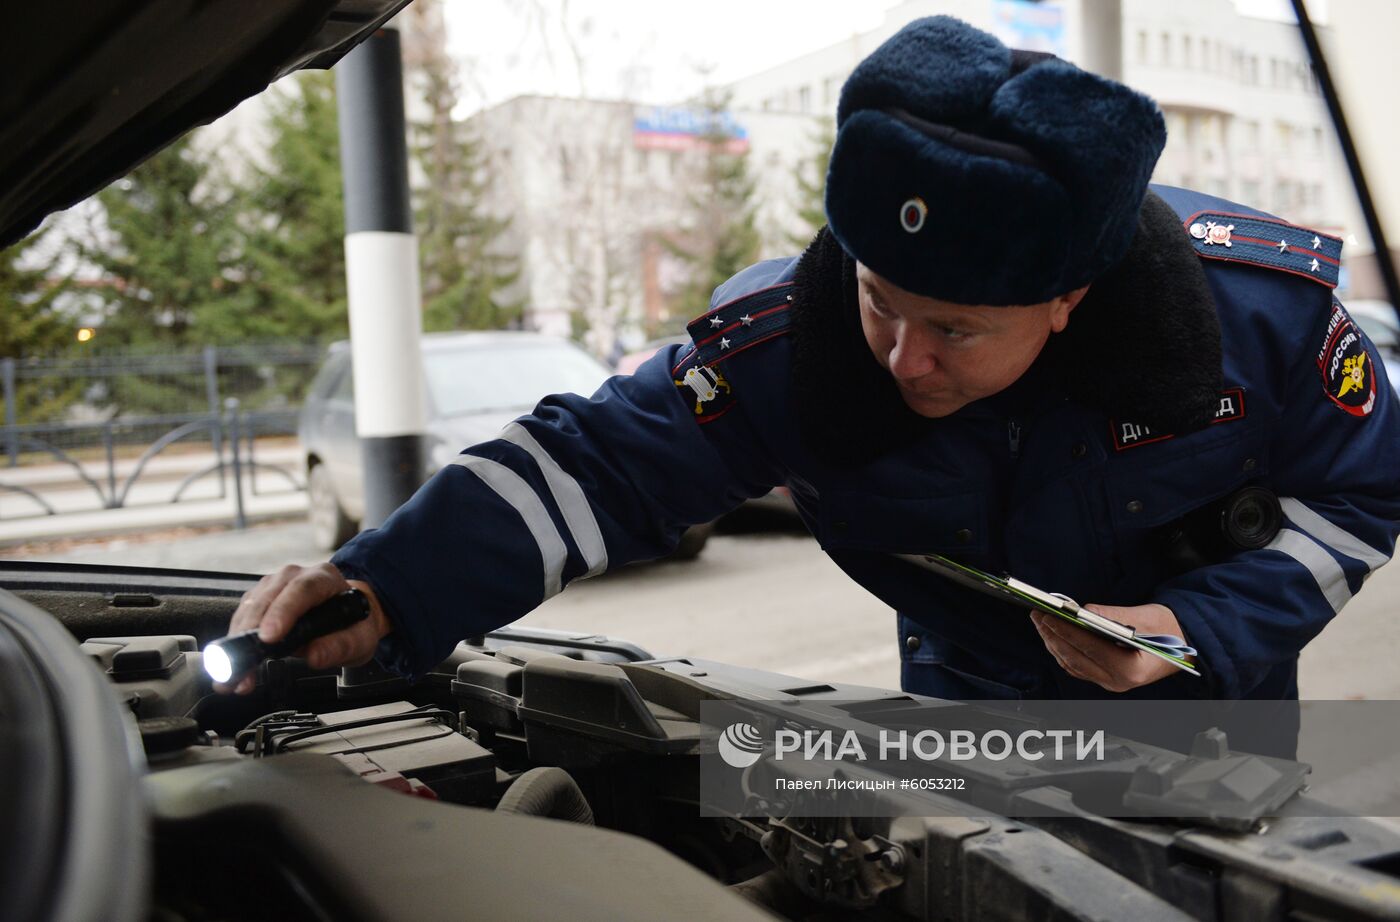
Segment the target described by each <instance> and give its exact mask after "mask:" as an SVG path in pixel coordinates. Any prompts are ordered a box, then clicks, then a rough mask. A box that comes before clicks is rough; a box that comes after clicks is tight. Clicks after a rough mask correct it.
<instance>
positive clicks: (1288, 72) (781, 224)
mask: <svg viewBox="0 0 1400 922" xmlns="http://www.w3.org/2000/svg"><path fill="white" fill-rule="evenodd" d="M938 13H949V14H952V15H956V16H958V17H960V18H962V19H965V20H967V21H969V22H971V23H972V24H974V25H976V26H979V27H981V28H984V29H987V30H988V31H991V32H993V33H994V34H996V35H998V37H1000V38H1001V39H1002V40H1003V41H1005V42H1007V43H1008V44H1010V45H1012V46H1014V47H1021V48H1034V49H1037V50H1045V51H1052V52H1054V53H1057V54H1060V55H1061V56H1063V57H1066V58H1068V59H1069V60H1076V59H1078V58H1079V57H1080V55H1081V47H1082V37H1083V34H1084V27H1085V25H1086V23H1084V22H1083V21H1082V18H1081V17H1082V16H1084V15H1085V6H1084V5H1083V0H1060V2H1055V0H1050V2H1045V3H1038V4H1031V3H1025V2H1021V0H977V2H967V0H906V2H904V3H901V4H899V5H897V6H894V7H892V8H891V9H890V10H889V11H888V12H887V14H886V16H885V20H884V22H883V23H882V24H881V25H880V26H879V27H877V28H875V29H873V30H870V31H868V32H863V33H859V34H854V35H852V36H850V37H849V38H848V39H846V40H843V41H841V42H838V43H836V44H833V45H830V46H828V47H826V48H821V49H818V50H816V51H812V52H809V53H807V54H803V55H799V56H796V57H794V58H792V59H790V60H788V61H785V62H783V63H781V64H778V65H775V66H773V67H770V68H768V69H766V70H763V71H761V72H759V73H755V74H753V75H751V76H749V77H745V78H743V79H741V80H738V81H736V82H735V83H733V84H731V85H730V86H729V87H727V88H726V89H727V90H728V92H729V93H730V111H731V115H732V118H733V120H734V122H735V124H736V125H737V127H738V129H739V132H740V133H741V134H742V136H743V137H744V139H745V141H746V144H747V148H748V151H749V168H750V172H751V173H752V175H753V177H754V179H755V183H756V195H755V201H756V203H757V205H758V225H759V228H760V231H761V232H762V234H763V237H764V254H763V255H765V256H773V255H780V254H782V253H789V252H793V251H794V249H795V244H794V240H798V239H801V237H802V235H803V233H805V232H807V231H808V230H809V229H808V228H807V227H806V226H805V225H804V224H803V222H802V221H801V219H800V218H799V217H798V209H799V207H800V206H801V204H802V203H801V202H800V201H799V194H798V189H797V183H796V181H795V176H796V175H797V173H798V171H799V170H802V169H804V168H806V164H807V163H808V162H809V161H810V160H811V158H812V157H813V156H814V155H815V154H816V153H817V143H818V141H817V139H818V138H819V137H821V136H822V134H823V126H824V125H825V126H829V125H830V123H831V120H832V118H833V117H834V114H835V110H836V103H837V99H838V97H839V94H840V90H841V86H842V84H843V83H844V82H845V80H846V78H847V77H848V76H849V75H850V72H851V70H852V69H853V68H854V67H855V65H856V64H857V63H858V62H859V61H860V60H861V59H862V58H864V57H865V56H866V55H868V54H869V53H870V52H871V51H873V50H874V49H875V48H876V46H878V45H879V44H880V43H881V42H883V41H884V40H885V39H887V38H888V37H889V36H891V35H893V34H894V33H895V32H896V31H898V29H900V28H901V27H902V26H904V25H905V24H906V23H908V22H909V21H911V20H913V19H916V18H918V17H921V16H928V15H935V14H938ZM1122 14H1123V16H1122V36H1121V38H1122V43H1121V47H1122V79H1123V80H1124V81H1125V82H1127V83H1128V84H1130V85H1132V86H1135V87H1137V88H1139V89H1141V90H1143V91H1144V92H1146V93H1148V94H1149V95H1151V96H1152V97H1153V98H1155V99H1156V100H1158V101H1159V102H1160V104H1161V106H1162V109H1163V111H1164V113H1165V115H1166V118H1167V127H1168V141H1167V148H1166V150H1165V151H1164V153H1163V156H1162V159H1161V161H1160V162H1159V164H1158V167H1157V171H1156V173H1155V176H1154V179H1155V180H1156V181H1158V182H1164V183H1168V184H1172V185H1183V186H1190V187H1194V188H1199V189H1202V190H1204V191H1207V192H1211V193H1214V194H1217V195H1221V196H1224V197H1227V198H1233V199H1236V200H1239V201H1242V202H1245V203H1247V204H1250V205H1255V206H1257V207H1260V208H1263V209H1265V210H1267V211H1271V212H1274V213H1276V214H1278V215H1280V216H1282V217H1284V218H1285V219H1287V220H1290V221H1294V222H1296V223H1299V224H1304V225H1306V226H1309V227H1316V228H1318V229H1321V230H1325V231H1330V232H1332V233H1337V234H1340V235H1341V236H1343V238H1344V239H1346V240H1347V242H1348V245H1349V248H1350V249H1351V251H1352V252H1353V253H1355V252H1356V250H1357V249H1358V247H1357V244H1358V243H1359V244H1360V247H1361V248H1363V249H1364V248H1365V247H1367V246H1369V242H1368V240H1367V237H1366V234H1365V228H1364V225H1363V222H1362V220H1361V218H1360V213H1359V208H1358V206H1357V205H1356V200H1355V196H1354V193H1353V191H1352V187H1351V183H1350V180H1349V178H1348V175H1347V173H1346V169H1345V163H1344V161H1343V158H1342V156H1341V153H1340V150H1339V148H1338V145H1337V143H1336V141H1335V137H1334V134H1333V130H1332V125H1331V122H1330V120H1329V118H1328V115H1327V110H1326V106H1325V104H1324V101H1323V99H1322V97H1321V95H1320V94H1319V90H1318V86H1317V83H1316V80H1315V79H1314V76H1313V74H1312V70H1311V67H1310V65H1309V64H1308V61H1307V56H1306V53H1305V51H1304V48H1303V45H1302V42H1301V40H1300V38H1299V35H1298V32H1297V29H1296V27H1295V26H1294V25H1293V24H1292V23H1288V22H1281V21H1276V20H1269V19H1260V18H1255V17H1251V16H1245V15H1242V14H1241V13H1240V12H1239V11H1238V10H1237V9H1236V7H1235V5H1234V4H1232V3H1229V2H1224V0H1177V2H1174V3H1170V4H1168V3H1162V2H1159V0H1123V2H1122ZM1320 32H1321V34H1322V37H1323V42H1324V44H1326V43H1327V42H1328V41H1329V40H1330V39H1329V35H1328V33H1327V29H1326V28H1325V27H1324V28H1322V29H1320ZM653 115H654V113H653V112H652V111H651V109H650V107H646V106H641V105H636V104H631V103H626V102H597V101H587V100H576V99H558V98H551V99H545V98H540V97H523V98H519V99H514V100H511V101H509V102H506V103H503V104H501V105H499V106H496V107H494V108H492V109H488V110H486V111H484V112H482V113H480V114H478V115H477V116H475V117H474V121H475V122H476V123H477V124H478V126H479V128H480V129H481V131H480V135H481V136H482V137H483V138H484V139H486V143H487V144H488V146H489V147H490V148H491V149H492V150H493V152H494V154H493V156H494V159H495V163H496V165H497V167H498V168H500V170H501V173H500V176H501V179H500V182H499V184H498V187H497V190H496V192H497V198H496V203H497V207H499V208H501V209H502V210H504V211H507V212H508V213H509V214H510V215H511V216H512V218H513V221H514V224H513V228H512V234H513V238H514V241H515V242H516V243H517V244H518V245H519V247H520V249H521V252H522V254H523V268H524V270H525V276H526V278H525V280H524V281H523V284H525V285H526V286H527V291H526V292H525V294H526V301H527V303H528V304H529V305H530V308H531V315H530V318H529V320H530V322H532V323H533V325H535V326H538V327H540V328H542V329H546V330H551V331H554V332H560V333H568V332H570V331H571V330H573V331H577V330H578V329H579V328H580V322H579V321H578V320H577V319H571V318H576V317H579V316H582V317H583V318H585V320H586V323H584V324H583V325H585V326H588V327H591V328H592V329H593V330H594V333H593V337H592V338H591V344H592V346H593V348H594V349H596V350H597V351H599V352H606V351H608V349H609V348H611V345H612V344H611V338H612V331H613V330H614V329H621V330H622V331H623V337H624V339H625V340H631V339H635V338H637V336H638V335H639V334H638V331H639V330H640V329H642V328H644V327H650V326H652V325H654V322H655V321H656V320H658V319H664V318H665V317H666V313H667V301H668V294H669V293H670V292H672V291H674V290H675V289H676V288H677V287H678V283H679V281H680V277H679V272H680V271H681V270H680V268H679V267H678V266H677V265H676V264H675V262H674V260H672V259H670V258H668V251H667V248H666V247H665V245H664V243H665V241H666V240H668V239H672V238H673V235H674V234H677V233H684V232H685V231H686V229H687V222H688V221H693V220H694V209H691V208H688V207H687V201H688V195H689V194H690V192H689V189H690V185H691V184H690V182H689V179H690V177H691V176H692V175H693V173H692V172H690V171H691V169H692V167H693V157H694V156H695V145H694V144H693V143H692V142H693V141H694V138H693V137H691V138H689V140H687V137H686V133H685V132H677V133H675V136H674V137H673V138H672V141H671V142H669V146H667V145H665V144H661V145H658V143H657V141H656V139H655V137H652V136H651V135H652V134H654V133H649V132H648V131H646V130H645V127H646V125H647V124H648V119H649V118H651V117H652V116H653ZM663 134H664V133H663ZM1358 237H1360V238H1361V240H1360V241H1358V240H1357V238H1358ZM1344 282H1345V273H1344ZM577 311H582V312H583V313H582V314H581V315H580V314H577V313H576V312H577Z"/></svg>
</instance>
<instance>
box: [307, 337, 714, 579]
mask: <svg viewBox="0 0 1400 922" xmlns="http://www.w3.org/2000/svg"><path fill="white" fill-rule="evenodd" d="M610 374H611V372H610V371H609V370H608V369H607V367H606V366H604V365H603V364H602V363H601V362H599V361H597V360H596V359H594V358H593V357H592V356H590V355H589V354H588V353H586V352H584V351H583V350H582V349H580V348H578V347H577V346H575V345H574V344H573V343H571V342H569V341H568V340H564V339H559V338H557V337H553V336H544V335H542V334H538V333H520V332H505V331H503V332H492V333H434V334H428V335H426V336H424V337H423V378H424V384H425V386H426V388H427V407H428V425H427V433H426V436H425V452H424V455H425V458H426V461H427V467H426V469H425V470H424V472H423V478H424V479H425V480H426V479H427V478H428V477H429V476H431V475H432V474H433V473H434V472H435V471H437V470H438V469H439V468H441V467H442V466H443V465H444V464H447V463H448V462H449V461H451V460H452V458H453V457H454V456H455V455H456V454H457V453H458V452H460V451H461V450H462V449H463V448H465V447H467V446H468V445H475V444H477V443H478V442H485V441H488V440H490V439H492V438H494V437H495V436H496V434H497V433H499V432H500V431H501V429H502V427H504V426H505V425H506V424H507V423H509V422H510V421H511V420H513V419H515V418H516V417H518V416H520V415H522V414H525V413H528V412H529V411H530V410H531V409H533V408H534V406H535V404H536V403H538V402H539V400H540V398H542V397H544V396H546V395H548V394H565V393H572V394H585V395H586V394H592V393H593V392H594V391H595V390H597V389H598V386H599V385H601V384H602V383H603V381H605V380H606V379H607V378H608V376H609V375H610ZM297 429H298V435H299V436H300V438H301V446H302V451H303V453H304V460H305V463H306V477H307V493H308V496H309V505H310V511H309V517H310V520H311V527H312V534H313V536H314V538H315V540H316V543H317V545H318V546H320V547H322V548H324V549H326V550H334V549H335V548H338V547H340V545H342V544H344V543H345V542H346V541H348V540H349V539H350V537H351V536H352V535H354V534H355V532H356V531H357V530H358V529H359V522H360V520H361V519H362V518H363V517H364V470H363V467H362V466H361V465H362V462H361V458H360V445H359V439H358V438H357V437H356V435H355V383H354V375H353V374H352V373H351V367H350V344H349V343H346V342H338V343H335V344H333V345H332V346H331V347H330V350H329V353H328V354H327V356H326V361H325V364H324V365H323V366H322V367H321V370H320V372H319V373H318V374H317V375H316V378H315V380H314V381H312V383H311V387H310V389H309V390H308V392H307V396H306V402H305V404H304V405H303V406H302V410H301V419H300V421H299V423H298V426H297ZM709 533H710V526H709V525H702V526H697V527H695V528H692V529H689V530H687V532H686V533H685V535H684V536H683V537H682V539H681V544H680V546H679V547H678V548H677V549H676V552H675V554H674V555H673V557H676V558H681V559H688V558H692V557H695V556H696V555H697V554H699V553H700V549H701V548H702V547H704V544H705V541H706V540H707V538H708V537H709Z"/></svg>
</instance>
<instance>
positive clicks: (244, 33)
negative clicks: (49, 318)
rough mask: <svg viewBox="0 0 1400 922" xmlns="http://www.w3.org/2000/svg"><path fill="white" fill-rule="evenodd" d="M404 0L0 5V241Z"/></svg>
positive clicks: (336, 45) (314, 58)
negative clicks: (0, 21)
mask: <svg viewBox="0 0 1400 922" xmlns="http://www.w3.org/2000/svg"><path fill="white" fill-rule="evenodd" d="M408 2H409V0H295V2H289V0H82V2H77V0H56V2H48V3H32V2H30V3H21V4H15V5H14V7H13V9H11V10H9V11H7V15H6V17H5V18H6V23H5V34H6V41H5V54H4V57H3V63H2V64H0V248H4V247H6V246H9V245H10V244H12V243H14V242H16V241H17V240H19V239H20V238H22V237H24V236H25V235H26V234H28V233H29V232H30V231H32V230H33V229H34V228H35V227H36V226H38V224H39V222H40V221H42V220H43V219H44V217H45V216H46V215H48V214H49V213H51V212H53V211H57V210H59V209H62V208H66V207H68V206H69V205H72V204H74V203H76V202H78V201H81V200H82V199H84V198H86V197H87V196H89V195H91V194H92V193H93V192H95V191H97V190H98V189H100V188H102V187H103V186H105V185H106V184H107V183H109V182H111V181H112V180H113V179H115V178H116V177H118V176H122V175H124V174H125V173H126V172H128V171H129V170H130V169H131V168H132V167H134V166H135V165H136V164H138V163H140V162H141V161H142V160H144V159H145V158H147V157H149V156H150V155H151V154H153V153H155V152H156V151H158V150H160V149H161V148H162V147H164V146H165V145H166V144H169V143H170V142H171V141H173V140H174V139H175V138H177V137H179V136H180V135H181V134H183V133H184V132H186V131H188V130H189V129H190V128H192V127H194V126H196V125H201V124H204V123H206V122H210V121H212V120H213V119H215V118H218V117H219V116H220V115H223V114H224V113H225V112H228V111H229V110H230V109H232V108H233V107H234V106H236V105H238V103H240V102H242V101H243V100H244V99H246V98H248V97H249V96H253V95H256V94H257V93H259V92H261V91H262V90H263V89H264V88H266V87H267V85H268V84H269V83H271V82H272V81H274V80H276V79H277V78H279V77H281V76H283V75H285V74H288V73H290V72H292V71H294V70H299V69H301V68H303V67H315V68H327V67H330V66H331V65H332V64H334V63H335V62H336V61H338V60H340V58H341V56H343V55H344V54H345V53H346V52H348V51H349V50H350V49H351V48H353V47H354V46H355V45H356V44H358V43H359V42H360V41H362V40H363V39H364V38H365V37H366V36H368V35H370V34H371V33H372V32H373V31H374V30H375V29H377V28H378V27H379V26H381V25H382V24H383V23H384V22H385V21H386V20H388V19H389V18H390V17H391V16H393V15H394V14H395V13H397V12H398V11H399V10H400V9H402V8H403V7H404V6H406V5H407V4H408Z"/></svg>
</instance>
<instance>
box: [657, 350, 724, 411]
mask: <svg viewBox="0 0 1400 922" xmlns="http://www.w3.org/2000/svg"><path fill="white" fill-rule="evenodd" d="M671 379H672V380H673V381H674V382H675V385H676V387H677V388H678V389H679V390H680V391H681V397H682V398H683V399H684V400H685V401H686V403H687V404H688V405H690V406H691V407H692V408H693V409H694V410H695V421H696V422H697V423H708V422H710V421H711V420H715V419H718V418H719V417H721V416H723V415H724V414H725V413H727V412H729V410H730V409H732V408H733V406H734V390H733V388H731V387H730V386H729V382H728V381H726V380H725V379H724V375H723V374H721V373H720V371H719V370H718V369H716V368H711V367H709V366H708V365H706V364H705V363H704V362H702V361H701V360H700V357H699V355H697V354H696V353H695V352H694V351H691V352H690V354H689V355H688V356H686V358H685V359H683V360H682V361H681V363H680V364H679V365H677V366H676V367H675V368H674V369H672V371H671Z"/></svg>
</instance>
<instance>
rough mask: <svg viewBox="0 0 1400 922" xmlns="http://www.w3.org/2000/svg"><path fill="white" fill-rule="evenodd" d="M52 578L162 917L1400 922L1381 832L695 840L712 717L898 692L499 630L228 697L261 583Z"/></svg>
mask: <svg viewBox="0 0 1400 922" xmlns="http://www.w3.org/2000/svg"><path fill="white" fill-rule="evenodd" d="M57 570H58V568H53V569H45V568H44V567H43V566H42V565H31V566H29V567H28V568H24V572H21V573H15V574H10V576H11V577H12V578H11V579H9V580H7V583H6V585H10V586H12V587H14V591H15V592H16V593H17V594H18V595H19V596H21V597H23V598H25V599H26V600H28V601H29V602H32V603H33V604H34V605H37V606H39V607H41V608H43V609H45V610H46V612H47V613H48V616H50V617H52V618H54V619H56V620H57V621H58V622H59V623H61V624H62V625H63V626H64V627H66V628H67V630H68V632H69V634H71V635H72V649H73V651H75V652H76V653H77V654H78V655H79V658H81V660H83V661H84V662H85V667H84V668H88V669H89V670H90V669H91V668H92V667H95V668H96V670H97V671H98V672H99V673H100V674H101V675H102V681H103V684H104V686H105V688H106V689H108V690H109V692H114V693H115V701H116V705H117V708H118V710H119V712H120V713H121V714H122V715H123V718H122V719H123V721H124V722H125V725H126V726H127V728H128V730H129V731H134V732H132V733H131V734H130V735H131V738H132V739H133V740H134V739H135V738H136V737H138V736H139V751H140V754H141V757H140V759H139V760H138V764H137V766H136V779H137V785H138V788H139V790H138V791H137V792H134V793H133V794H132V795H131V796H133V797H137V798H139V799H140V800H141V801H142V802H143V803H144V805H145V809H146V811H147V817H146V823H147V838H146V839H145V840H144V841H143V842H133V843H130V847H131V848H134V849H139V848H148V849H149V857H150V869H151V870H150V884H149V887H148V892H147V897H148V900H149V916H148V917H149V918H159V919H162V920H212V919H230V920H233V919H271V918H289V919H290V918H335V919H376V920H378V919H383V920H388V919H418V918H438V917H449V916H450V917H453V918H459V917H461V916H463V915H471V916H475V917H480V918H503V919H505V918H510V919H514V918H537V917H554V916H557V915H561V914H564V913H565V912H568V913H570V914H574V915H581V916H583V917H587V918H593V917H598V918H604V917H606V918H613V919H617V918H638V919H641V918H648V919H654V918H689V917H696V918H699V917H704V918H716V917H720V918H727V919H729V918H733V919H744V918H754V919H759V918H773V917H775V916H776V917H779V918H788V919H805V920H822V919H850V918H857V919H859V918H868V919H910V918H912V919H956V920H991V919H1004V920H1012V919H1040V918H1044V919H1104V918H1127V917H1139V918H1142V919H1163V920H1166V919H1212V920H1214V919H1220V920H1226V919H1237V918H1259V919H1298V920H1311V919H1323V918H1327V919H1331V918H1368V919H1369V918H1400V833H1397V832H1396V830H1395V828H1394V827H1393V826H1386V825H1383V824H1378V823H1376V822H1374V821H1370V820H1365V819H1356V818H1347V817H1340V816H1339V817H1322V818H1319V817H1318V816H1316V815H1315V813H1314V815H1312V816H1295V817H1291V816H1288V815H1286V812H1287V811H1283V812H1284V814H1285V815H1280V816H1274V817H1270V819H1269V821H1268V822H1267V823H1260V824H1258V825H1257V826H1256V827H1255V828H1253V829H1251V830H1250V831H1248V832H1239V831H1233V832H1232V831H1223V830H1220V829H1213V828H1209V827H1206V826H1202V825H1200V824H1192V823H1189V822H1185V821H1183V822H1168V821H1158V822H1141V821H1125V820H1117V819H1112V818H1107V817H1102V816H1093V815H1090V814H1088V813H1086V812H1084V811H1069V810H1067V811H1066V815H1065V816H1063V817H1056V818H1041V819H1034V820H1017V819H1013V818H1010V817H1007V816H1001V815H997V814H996V813H995V812H994V811H990V810H988V811H986V815H975V816H964V817H953V816H943V817H907V816H900V817H885V818H879V817H857V816H850V817H832V818H804V817H800V816H786V815H770V816H766V817H752V816H749V817H741V816H720V817H716V816H705V815H702V811H701V810H700V809H699V802H698V796H699V780H698V775H699V754H700V753H701V752H704V751H713V750H714V746H715V744H716V740H715V734H714V733H713V732H712V731H707V730H706V729H705V728H704V727H703V725H702V724H701V722H700V719H699V706H700V704H701V703H702V702H705V701H713V700H718V699H736V698H749V699H764V700H774V699H794V700H798V701H806V700H820V699H823V698H827V699H840V700H856V699H859V700H865V701H870V702H878V701H885V700H889V701H897V700H899V699H902V698H906V697H907V696H905V695H903V694H902V693H901V692H897V691H886V690H879V689H870V688H862V687H854V686H841V685H834V684H826V683H822V682H820V681H810V680H804V679H797V678H793V677H790V676H783V675H779V674H775V673H767V672H762V671H758V670H753V669H746V668H743V667H738V666H732V665H727V664H722V663H715V662H708V661H701V660H694V659H687V658H655V657H652V656H651V655H650V654H649V653H648V652H647V651H644V650H641V649H639V648H637V647H635V646H633V645H631V644H628V643H625V642H621V641H616V640H613V639H610V638H608V637H605V636H602V635H597V634H586V633H566V632H553V631H539V630H523V629H514V630H511V629H507V630H502V631H497V632H494V633H492V634H490V635H486V636H483V637H474V638H467V639H464V640H463V641H462V642H461V643H459V644H458V646H457V648H456V650H454V652H453V653H452V655H451V656H450V657H448V658H447V659H446V660H445V661H444V662H442V663H441V664H440V665H439V666H438V667H436V668H435V669H434V670H432V671H431V672H430V673H429V674H427V675H426V676H424V677H423V678H422V679H421V680H420V681H418V682H414V683H410V682H408V681H407V680H405V679H402V678H400V677H397V676H394V675H391V674H388V673H385V672H382V671H380V670H379V669H378V668H376V667H374V666H372V665H371V666H366V667H360V668H356V669H345V670H335V671H316V670H312V669H309V668H308V667H307V665H306V664H305V663H304V662H303V661H301V660H298V659H295V658H287V659H272V660H269V661H268V662H266V663H265V664H264V665H263V666H262V667H260V673H259V681H258V685H257V688H256V690H255V692H254V693H253V694H250V695H246V696H228V695H218V694H215V693H213V691H212V688H211V686H210V681H209V679H208V677H207V676H206V675H205V671H204V669H203V668H202V664H201V653H200V650H201V649H202V646H203V644H205V643H207V642H208V641H209V640H212V639H214V638H216V637H218V636H220V635H221V634H222V632H223V630H224V629H225V628H226V627H227V624H228V618H229V616H230V614H231V613H232V610H233V607H234V606H235V605H236V604H237V600H238V597H239V596H240V595H241V593H242V591H243V590H244V589H246V588H248V586H250V585H251V578H244V577H232V576H226V575H222V574H157V573H156V572H155V571H148V572H146V573H143V574H141V575H139V576H138V575H135V574H126V575H124V576H123V575H120V574H115V573H113V572H111V570H110V568H109V569H108V570H107V571H98V570H96V569H94V571H90V572H74V571H72V568H69V570H68V571H66V572H64V573H59V572H57ZM104 579H105V580H106V582H105V583H104ZM113 581H115V582H116V583H118V584H121V586H120V588H119V589H118V590H117V591H113V588H112V587H113ZM16 584H18V585H16ZM75 756H76V757H77V758H79V759H82V758H88V759H91V758H95V757H96V753H93V752H89V753H76V754H75ZM1285 856H1286V857H1285Z"/></svg>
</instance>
